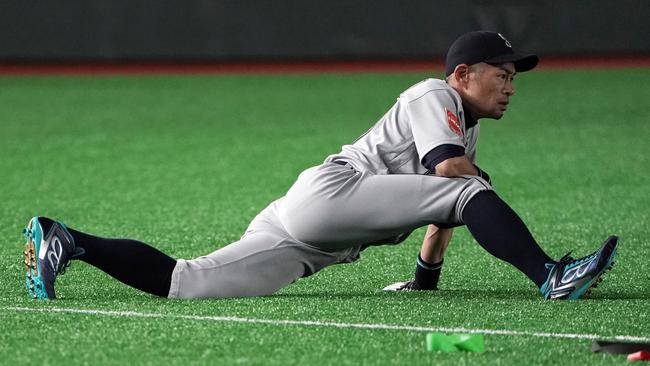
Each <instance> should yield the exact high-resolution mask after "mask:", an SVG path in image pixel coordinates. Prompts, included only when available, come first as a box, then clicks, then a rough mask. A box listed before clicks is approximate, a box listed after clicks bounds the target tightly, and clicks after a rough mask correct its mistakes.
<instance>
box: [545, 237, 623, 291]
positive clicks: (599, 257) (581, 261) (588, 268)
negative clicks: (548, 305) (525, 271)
mask: <svg viewBox="0 0 650 366" xmlns="http://www.w3.org/2000/svg"><path fill="white" fill-rule="evenodd" d="M617 245H618V237H616V236H610V237H609V238H607V239H606V240H605V242H604V243H603V245H602V246H601V247H600V249H598V250H597V251H595V252H593V253H592V254H590V255H588V256H586V257H583V258H578V259H573V258H571V257H570V256H569V254H571V253H570V252H569V253H568V254H567V255H565V256H564V257H562V259H561V260H560V261H559V262H558V263H556V264H549V265H548V268H549V269H550V272H549V274H548V279H547V280H546V282H544V284H542V286H541V287H540V292H541V293H542V296H544V298H545V299H568V300H576V299H579V298H581V297H582V296H585V295H588V294H589V292H590V291H591V289H592V288H595V287H596V286H598V283H599V282H600V281H602V278H601V276H602V275H603V274H604V273H605V272H607V271H608V270H610V269H611V268H612V266H613V265H614V258H615V257H616V246H617Z"/></svg>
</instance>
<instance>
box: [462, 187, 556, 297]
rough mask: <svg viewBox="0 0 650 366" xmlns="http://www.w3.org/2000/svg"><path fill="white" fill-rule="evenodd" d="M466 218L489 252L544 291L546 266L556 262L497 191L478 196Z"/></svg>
mask: <svg viewBox="0 0 650 366" xmlns="http://www.w3.org/2000/svg"><path fill="white" fill-rule="evenodd" d="M462 216H463V221H464V222H465V225H467V228H468V229H469V231H470V233H472V235H473V236H474V238H475V239H476V241H477V242H478V243H479V244H480V245H481V246H482V247H483V248H484V249H485V250H487V251H488V252H489V253H490V254H492V255H493V256H495V257H497V258H499V259H502V260H504V261H506V262H508V263H510V264H512V265H513V266H515V267H516V268H517V269H519V270H520V271H521V272H523V273H524V274H525V275H526V276H528V278H530V279H531V280H532V281H533V282H535V284H536V285H537V287H541V285H542V284H543V283H544V281H546V278H547V276H548V269H546V267H545V264H546V263H555V261H554V260H552V259H551V258H550V257H549V256H548V255H546V253H544V251H543V250H542V248H540V247H539V245H538V244H537V242H536V241H535V239H534V238H533V236H532V235H531V233H530V231H528V228H527V227H526V225H525V224H524V222H523V221H522V220H521V219H520V218H519V216H518V215H517V214H516V213H515V212H514V211H513V210H512V209H511V208H510V206H508V204H506V203H505V202H504V201H503V200H502V199H501V198H499V196H497V194H496V193H494V191H483V192H479V193H477V194H476V195H475V196H474V197H472V199H471V200H470V201H469V202H468V203H467V205H466V206H465V209H464V211H463V214H462Z"/></svg>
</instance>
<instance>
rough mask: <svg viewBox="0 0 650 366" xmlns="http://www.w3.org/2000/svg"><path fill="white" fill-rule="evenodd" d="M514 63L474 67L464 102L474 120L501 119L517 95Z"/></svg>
mask: <svg viewBox="0 0 650 366" xmlns="http://www.w3.org/2000/svg"><path fill="white" fill-rule="evenodd" d="M515 74H516V72H515V65H514V64H513V63H512V62H509V63H505V64H501V65H497V66H493V65H488V64H486V63H480V64H476V65H472V66H471V67H470V72H469V82H468V83H467V85H466V89H465V94H466V98H464V102H466V103H467V104H468V108H469V109H470V112H471V113H472V116H473V117H474V118H477V119H478V118H494V119H500V118H501V117H502V116H503V114H504V113H505V111H506V109H507V108H508V103H509V102H510V97H511V96H512V95H513V94H514V93H515V89H514V86H513V85H512V82H513V80H514V76H515Z"/></svg>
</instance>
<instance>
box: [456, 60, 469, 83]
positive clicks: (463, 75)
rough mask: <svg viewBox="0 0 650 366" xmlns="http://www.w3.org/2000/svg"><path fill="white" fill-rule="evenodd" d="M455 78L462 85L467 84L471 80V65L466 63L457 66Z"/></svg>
mask: <svg viewBox="0 0 650 366" xmlns="http://www.w3.org/2000/svg"><path fill="white" fill-rule="evenodd" d="M453 78H454V79H455V80H456V81H457V82H458V83H459V84H461V85H464V84H467V82H468V81H469V66H468V65H466V64H460V65H458V66H456V68H455V69H454V74H453Z"/></svg>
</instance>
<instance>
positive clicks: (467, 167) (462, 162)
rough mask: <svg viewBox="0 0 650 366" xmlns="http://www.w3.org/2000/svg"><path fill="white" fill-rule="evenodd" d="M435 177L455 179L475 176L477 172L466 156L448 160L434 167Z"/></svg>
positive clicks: (477, 174)
mask: <svg viewBox="0 0 650 366" xmlns="http://www.w3.org/2000/svg"><path fill="white" fill-rule="evenodd" d="M436 175H437V176H440V177H457V176H460V175H476V176H479V171H478V169H476V167H475V166H474V165H473V164H472V162H471V161H470V160H469V158H468V157H467V155H463V156H457V157H455V158H449V159H447V160H444V161H442V162H440V163H438V164H437V165H436Z"/></svg>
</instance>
